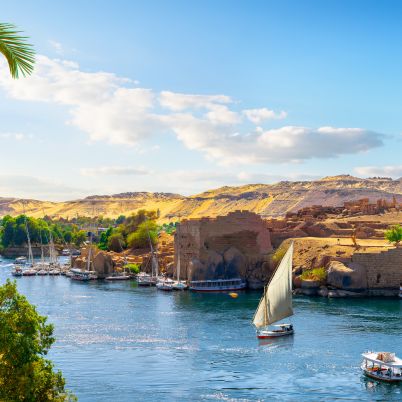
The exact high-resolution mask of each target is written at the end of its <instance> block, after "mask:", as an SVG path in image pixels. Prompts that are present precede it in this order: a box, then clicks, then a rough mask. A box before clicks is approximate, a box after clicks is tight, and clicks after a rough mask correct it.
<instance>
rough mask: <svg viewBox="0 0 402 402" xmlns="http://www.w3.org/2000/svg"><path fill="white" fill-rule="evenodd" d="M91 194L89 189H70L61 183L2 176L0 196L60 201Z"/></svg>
mask: <svg viewBox="0 0 402 402" xmlns="http://www.w3.org/2000/svg"><path fill="white" fill-rule="evenodd" d="M91 192H92V191H91V189H88V188H87V189H82V188H75V187H70V186H66V185H64V184H63V183H62V182H60V181H55V180H48V179H42V178H38V177H35V176H24V175H0V194H1V195H2V197H7V196H9V197H16V198H38V199H43V200H59V199H66V198H68V199H71V198H73V197H80V196H82V195H89V194H91Z"/></svg>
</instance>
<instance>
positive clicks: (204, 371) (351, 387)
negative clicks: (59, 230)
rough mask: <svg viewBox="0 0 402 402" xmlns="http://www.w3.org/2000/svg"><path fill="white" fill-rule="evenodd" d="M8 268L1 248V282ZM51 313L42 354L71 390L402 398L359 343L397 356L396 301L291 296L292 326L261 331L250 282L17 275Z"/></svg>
mask: <svg viewBox="0 0 402 402" xmlns="http://www.w3.org/2000/svg"><path fill="white" fill-rule="evenodd" d="M7 278H11V265H10V261H6V260H0V284H3V283H4V282H5V280H6V279H7ZM16 280H17V283H18V289H19V291H20V292H21V293H23V294H24V295H26V296H27V298H28V299H29V301H30V302H31V303H34V304H35V305H37V307H38V310H39V312H40V313H41V314H44V315H47V316H48V317H49V321H50V322H51V323H53V324H54V325H55V335H56V338H57V341H56V342H55V344H54V345H53V347H52V349H51V352H50V354H49V356H50V358H51V359H52V360H53V361H54V363H55V364H56V367H57V368H59V369H61V370H62V372H63V374H64V376H65V378H66V380H67V385H68V388H69V389H70V390H72V391H73V392H74V393H75V394H76V395H77V396H78V398H79V400H80V401H110V400H114V401H137V400H138V401H190V400H191V401H219V400H223V401H257V400H258V401H273V400H278V401H288V400H289V401H301V400H305V401H315V400H356V401H374V400H378V401H384V400H389V401H401V400H402V385H389V384H380V383H377V382H375V381H371V380H368V379H365V378H364V377H363V376H362V375H361V372H360V369H359V364H360V353H361V352H363V351H365V350H368V349H372V350H387V351H394V352H396V353H397V354H398V355H399V356H402V301H399V300H396V299H394V300H385V299H371V300H370V299H362V300H346V299H337V300H336V299H331V300H328V299H322V298H302V297H298V298H295V299H294V310H295V315H294V316H293V317H292V320H291V321H292V323H293V324H294V327H295V330H296V333H295V335H294V336H293V337H289V338H287V339H284V338H282V339H277V340H273V341H265V342H258V340H257V339H256V337H255V331H254V328H253V327H252V326H251V325H250V320H251V318H252V316H253V313H254V310H255V308H256V306H257V303H258V300H259V298H260V293H259V292H243V293H240V294H239V297H238V298H237V299H233V298H231V297H229V296H228V295H227V294H197V293H192V292H174V293H164V292H160V291H157V290H156V289H155V288H139V287H137V285H136V284H135V283H131V282H120V283H107V282H91V283H77V282H74V281H71V280H70V279H68V278H66V277H23V278H17V279H16Z"/></svg>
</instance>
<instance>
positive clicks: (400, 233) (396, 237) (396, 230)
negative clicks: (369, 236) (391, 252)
mask: <svg viewBox="0 0 402 402" xmlns="http://www.w3.org/2000/svg"><path fill="white" fill-rule="evenodd" d="M384 237H385V239H386V240H388V241H389V242H390V243H394V244H395V246H396V247H398V246H399V243H400V242H401V241H402V227H401V226H400V225H395V226H391V227H390V228H389V229H388V230H387V231H385V233H384Z"/></svg>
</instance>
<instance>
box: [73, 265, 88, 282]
mask: <svg viewBox="0 0 402 402" xmlns="http://www.w3.org/2000/svg"><path fill="white" fill-rule="evenodd" d="M70 273H71V276H70V278H71V279H73V280H75V281H81V282H87V281H90V280H91V278H90V277H89V273H90V271H85V270H83V269H79V268H72V269H71V270H70Z"/></svg>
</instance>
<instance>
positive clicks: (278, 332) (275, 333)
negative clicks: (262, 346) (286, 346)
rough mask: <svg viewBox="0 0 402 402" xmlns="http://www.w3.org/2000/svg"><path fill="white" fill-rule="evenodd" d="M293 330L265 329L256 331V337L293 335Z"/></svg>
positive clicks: (266, 337)
mask: <svg viewBox="0 0 402 402" xmlns="http://www.w3.org/2000/svg"><path fill="white" fill-rule="evenodd" d="M293 334H294V330H293V329H292V330H290V331H286V330H273V331H267V330H261V331H257V338H258V339H268V338H279V337H281V336H288V335H293Z"/></svg>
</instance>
